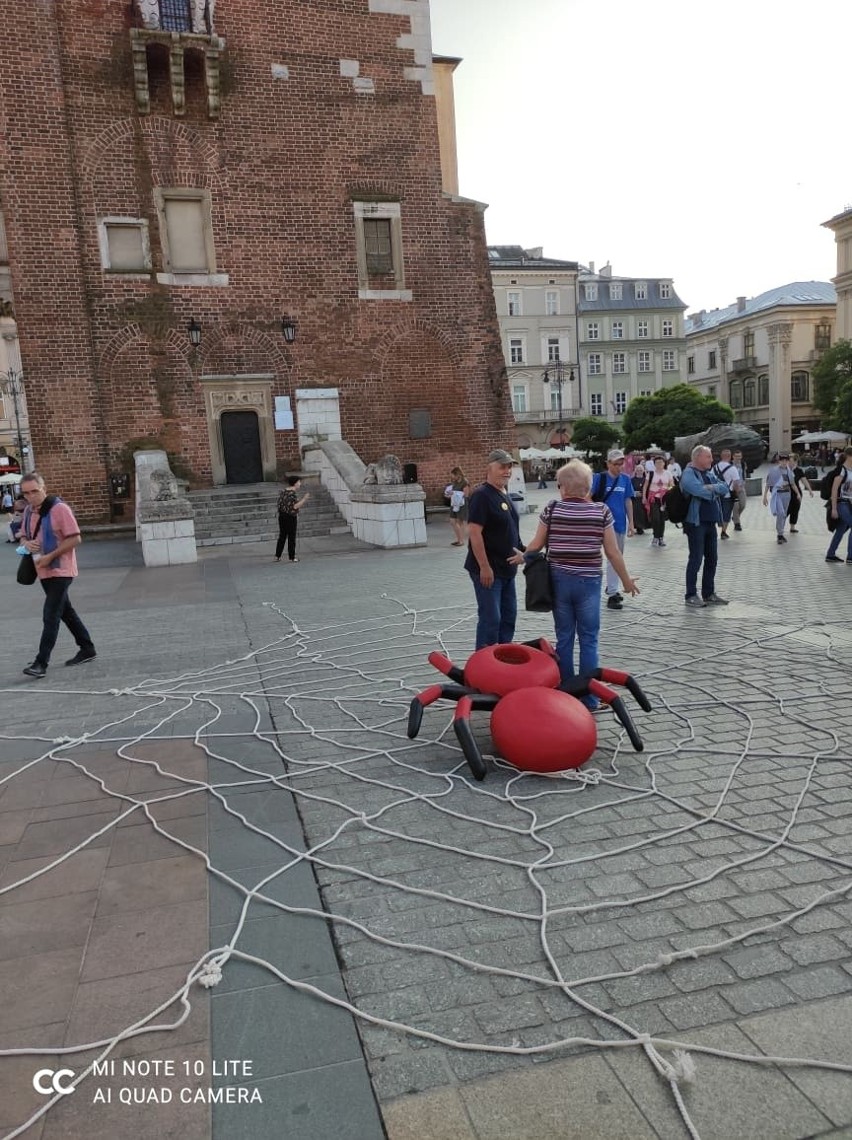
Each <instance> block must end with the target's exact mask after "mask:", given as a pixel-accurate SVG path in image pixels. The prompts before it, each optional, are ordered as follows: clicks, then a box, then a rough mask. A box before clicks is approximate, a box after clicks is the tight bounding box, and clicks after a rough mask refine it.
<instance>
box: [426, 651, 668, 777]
mask: <svg viewBox="0 0 852 1140" xmlns="http://www.w3.org/2000/svg"><path fill="white" fill-rule="evenodd" d="M429 662H430V664H431V665H434V666H435V668H436V669H438V670H439V671H440V672H441V673H444V674H445V675H446V676H447V677H449V678H450V680H451V681H453V682H455V683H454V684H452V685H431V686H430V687H429V688H428V689H425V690H424V691H423V692H422V693H420V694H418V696H416V697H415V698H414V699H413V700H412V702H411V705H410V707H409V713H408V736H409V737H410V738H411V739H413V738H414V737H415V736H416V735H417V733H418V732H419V730H420V724H421V722H422V719H423V710H424V709H425V708H426V706H427V705H431V704H433V703H434V702H435V701H437V700H440V699H441V698H445V699H448V700H453V701H456V712H455V716H454V718H453V728H454V730H455V733H456V737H457V738H458V741H459V744H460V745H461V749H462V752H463V753H464V756H465V759H466V760H467V762H468V764H469V766H470V769H471V771H472V772H473V775H474V776H475V777H476V779H477V780H482V779H484V778H485V773H486V767H485V761H484V760H483V758H482V754H481V752H480V750H479V746H478V745H477V743H476V740H475V739H474V736H473V732H472V731H471V727H470V714H471V712H473V711H474V710H487V711H490V712H491V724H490V728H491V738H492V740H493V741H494V745H495V747H496V749H497V751H498V752H499V753H500V755H501V756H503V757H504V758H505V759H506V760H508V761H509V763H510V764H513V765H514V766H515V767H516V768H520V769H522V770H523V771H530V772H561V771H565V770H566V769H570V768H579V767H580V765H581V764H584V763H585V762H586V761H587V760H588V759H589V757H590V756H591V755H592V754H593V753H594V751H595V749H596V747H597V736H598V734H597V728H596V726H595V720H594V717H593V716H592V714H591V713H590V712H589V710H588V708H586V706H585V705H584V704H583V703H582V702H581V701H579V700H577V697H581V696H586V695H589V694H591V695H593V696H596V697H598V698H599V699H600V700H601V701H602V702H603V703H604V704H606V705H608V706H609V707H610V708H612V710H613V712H614V713H615V714H616V716H617V717H618V719H619V720H620V721H621V723H622V725H623V726H624V728H625V729H626V731H627V734H628V736H629V737H630V740H631V742H632V744H633V747H634V748H635V749H636V751H637V752H641V751H642V747H643V745H642V740H641V738H640V736H639V734H638V732H637V731H636V728H635V726H634V724H633V721H632V720H631V719H630V714H629V713H628V712H627V709H626V708H625V706H624V702H623V701H622V699H621V697H620V696H619V695H618V694H617V693H616V692H615V691H614V690H613V689H610V688H609V687H608V686H607V685H604V684H601V682H602V681H610V682H612V683H615V684H619V685H624V686H626V687H627V688H628V689H629V691H630V692H631V693H633V695H634V697H635V698H636V700H637V701H638V702H639V704H640V705H641V707H642V708H643V709H645V710H646V711H648V710H649V709H650V707H651V706H650V704H649V702H648V699H647V697H646V696H645V694H644V693H643V692H642V690H641V689H640V688H639V685H638V684H637V682H636V681H635V680H634V679H633V678H632V677H630V676H629V675H628V674H627V673H624V672H621V671H620V670H616V669H597V670H596V671H595V674H594V675H593V676H590V677H572V678H571V679H570V680H569V681H565V682H560V677H559V666H558V663H557V661H556V654H555V653H554V650H553V647H552V646H551V645H550V644H549V642H547V641H545V639H544V638H540V639H539V640H538V641H535V642H525V643H523V644H515V643H512V644H509V645H490V646H487V647H486V648H485V649H479V650H477V652H476V653H474V654H473V656H472V657H470V658H469V659H468V662H467V664H466V665H465V667H464V669H463V670H461V669H459V668H457V667H456V666H455V665H453V663H452V661H450V659H449V658H448V657H445V656H444V655H443V654H442V653H430V654H429Z"/></svg>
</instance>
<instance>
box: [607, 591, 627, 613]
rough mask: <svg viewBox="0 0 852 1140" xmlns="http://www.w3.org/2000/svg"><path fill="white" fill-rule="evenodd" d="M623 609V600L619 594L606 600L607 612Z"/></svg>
mask: <svg viewBox="0 0 852 1140" xmlns="http://www.w3.org/2000/svg"><path fill="white" fill-rule="evenodd" d="M623 607H624V598H622V596H621V594H613V595H612V596H611V597H609V598H607V600H606V608H607V609H608V610H620V609H623Z"/></svg>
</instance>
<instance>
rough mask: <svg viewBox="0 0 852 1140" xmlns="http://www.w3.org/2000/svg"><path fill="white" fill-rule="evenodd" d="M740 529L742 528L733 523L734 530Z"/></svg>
mask: <svg viewBox="0 0 852 1140" xmlns="http://www.w3.org/2000/svg"><path fill="white" fill-rule="evenodd" d="M742 529H743V528H742V527H741V526H740V524H739V523H734V530H742Z"/></svg>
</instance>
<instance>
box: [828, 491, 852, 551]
mask: <svg viewBox="0 0 852 1140" xmlns="http://www.w3.org/2000/svg"><path fill="white" fill-rule="evenodd" d="M837 516H838V518H837V530H836V531H835V532H834V534H833V535H832V536H831V542H830V543H829V544H828V551H827V554H836V553H837V548H838V547H839V546H840V542H841V540H842V538H843V536H844V534H846V532H847V531H848V532H849V538H848V540H847V542H846V561H847V562H848V561H849V559H850V558H852V503H847V502H845V501H844V500H843V499H838V500H837Z"/></svg>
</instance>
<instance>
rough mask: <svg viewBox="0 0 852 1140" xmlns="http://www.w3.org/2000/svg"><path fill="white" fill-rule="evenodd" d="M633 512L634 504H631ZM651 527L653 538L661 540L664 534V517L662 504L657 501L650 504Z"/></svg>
mask: <svg viewBox="0 0 852 1140" xmlns="http://www.w3.org/2000/svg"><path fill="white" fill-rule="evenodd" d="M633 509H634V512H635V510H636V504H635V503H634V504H633ZM651 526H652V527H653V528H654V538H662V537H663V536H664V535H665V533H666V516H665V514H664V512H663V504H662V502H661V501H660V500H659V499H654V500H653V502H652V503H651Z"/></svg>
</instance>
